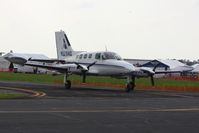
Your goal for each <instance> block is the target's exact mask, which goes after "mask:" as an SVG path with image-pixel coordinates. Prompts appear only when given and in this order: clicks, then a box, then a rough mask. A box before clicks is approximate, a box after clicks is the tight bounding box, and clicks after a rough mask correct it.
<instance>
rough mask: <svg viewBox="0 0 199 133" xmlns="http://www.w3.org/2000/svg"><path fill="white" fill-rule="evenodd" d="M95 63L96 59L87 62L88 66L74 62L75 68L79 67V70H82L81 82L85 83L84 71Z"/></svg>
mask: <svg viewBox="0 0 199 133" xmlns="http://www.w3.org/2000/svg"><path fill="white" fill-rule="evenodd" d="M96 63H97V61H95V62H93V63H91V64H89V65H88V66H85V65H81V64H79V63H77V62H76V63H75V64H76V65H77V69H81V71H82V76H83V78H82V82H83V83H86V72H87V71H88V70H89V69H90V67H92V66H93V65H95V64H96Z"/></svg>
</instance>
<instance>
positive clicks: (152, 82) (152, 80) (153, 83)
mask: <svg viewBox="0 0 199 133" xmlns="http://www.w3.org/2000/svg"><path fill="white" fill-rule="evenodd" d="M151 84H152V86H154V85H155V82H154V78H153V75H151Z"/></svg>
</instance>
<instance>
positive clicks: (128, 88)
mask: <svg viewBox="0 0 199 133" xmlns="http://www.w3.org/2000/svg"><path fill="white" fill-rule="evenodd" d="M134 88H135V77H134V76H132V77H127V85H126V88H125V91H126V92H130V91H133V90H134Z"/></svg>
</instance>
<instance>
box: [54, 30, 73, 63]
mask: <svg viewBox="0 0 199 133" xmlns="http://www.w3.org/2000/svg"><path fill="white" fill-rule="evenodd" d="M55 38H56V46H57V58H58V59H60V60H63V59H65V58H67V57H69V56H72V55H73V49H72V47H71V45H70V42H69V40H68V38H67V36H66V34H65V32H64V31H62V30H61V31H58V32H55Z"/></svg>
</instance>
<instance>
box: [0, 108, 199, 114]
mask: <svg viewBox="0 0 199 133" xmlns="http://www.w3.org/2000/svg"><path fill="white" fill-rule="evenodd" d="M193 111H194V112H199V108H188V109H186V108H176V109H175V108H174V109H126V110H123V109H119V110H112V109H107V110H106V109H105V110H15V111H9V110H6V111H0V114H12V113H13V114H14V113H142V112H193Z"/></svg>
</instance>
